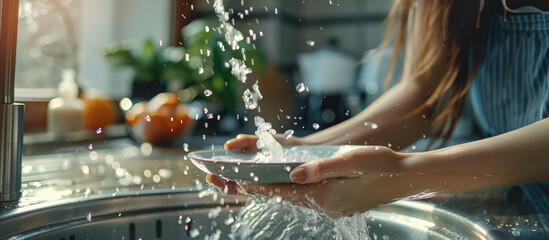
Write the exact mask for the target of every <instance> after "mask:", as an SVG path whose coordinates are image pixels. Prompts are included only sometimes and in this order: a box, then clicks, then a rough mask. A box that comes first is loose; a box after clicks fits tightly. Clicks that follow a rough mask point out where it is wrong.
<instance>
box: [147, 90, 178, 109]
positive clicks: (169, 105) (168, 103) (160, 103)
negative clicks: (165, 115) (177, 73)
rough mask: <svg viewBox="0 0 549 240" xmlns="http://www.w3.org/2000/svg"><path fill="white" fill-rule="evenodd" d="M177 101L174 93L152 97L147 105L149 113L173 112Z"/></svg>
mask: <svg viewBox="0 0 549 240" xmlns="http://www.w3.org/2000/svg"><path fill="white" fill-rule="evenodd" d="M178 104H179V99H178V98H177V95H176V94H175V93H170V92H165V93H160V94H158V95H156V96H155V97H153V98H152V99H151V100H150V101H149V103H148V104H147V109H148V110H149V112H151V113H152V112H160V111H163V112H175V109H176V108H177V105H178Z"/></svg>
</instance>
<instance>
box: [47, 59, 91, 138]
mask: <svg viewBox="0 0 549 240" xmlns="http://www.w3.org/2000/svg"><path fill="white" fill-rule="evenodd" d="M74 76H75V72H74V70H72V69H65V70H63V73H62V81H61V83H59V86H58V89H57V90H58V95H59V97H57V98H54V99H52V100H51V101H50V102H49V103H48V131H49V132H50V133H53V134H55V135H56V136H62V135H63V134H64V133H66V132H74V131H79V130H82V129H83V119H82V116H83V113H84V102H83V101H82V100H81V99H79V98H78V85H76V83H75V81H74Z"/></svg>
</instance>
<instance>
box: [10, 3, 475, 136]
mask: <svg viewBox="0 0 549 240" xmlns="http://www.w3.org/2000/svg"><path fill="white" fill-rule="evenodd" d="M213 2H214V0H160V1H159V0H154V1H153V0H117V1H112V0H80V1H69V0H21V3H20V10H19V11H20V12H19V33H18V34H19V35H18V49H17V68H16V98H17V99H18V101H23V102H25V103H26V109H27V111H26V112H27V114H26V116H25V131H26V132H27V133H30V134H27V135H33V134H34V136H35V138H34V139H40V136H42V138H43V139H46V140H47V139H50V138H51V136H49V137H44V136H43V134H42V133H43V132H47V130H48V127H47V120H48V116H47V115H48V113H47V112H48V110H47V104H48V102H49V101H50V100H51V99H53V98H55V97H58V95H59V93H58V92H59V91H58V86H59V84H60V82H61V81H62V79H63V76H65V77H67V76H68V77H69V78H70V76H71V75H70V74H69V75H66V74H65V75H64V74H63V73H64V72H65V73H66V72H67V69H68V70H69V71H68V72H71V71H72V72H74V73H75V75H74V81H75V82H76V84H77V86H78V89H79V95H78V96H79V97H80V98H83V99H84V100H86V98H88V100H90V99H91V102H92V103H93V102H94V100H96V99H103V100H105V99H107V100H108V101H111V102H112V106H114V107H112V108H107V109H110V110H113V109H114V110H115V112H116V113H115V114H114V115H113V116H114V117H112V116H110V115H109V116H106V117H105V118H107V119H102V117H101V116H103V115H104V113H105V111H104V110H103V111H101V110H96V111H97V112H94V110H93V107H92V108H91V109H92V110H90V109H86V110H84V112H85V113H86V112H87V114H88V115H86V116H88V117H84V119H83V121H84V122H86V119H87V120H88V121H91V120H93V121H95V122H94V123H96V124H94V123H91V124H87V125H88V126H87V127H86V128H88V130H90V131H93V132H96V133H97V132H101V133H103V134H105V135H107V134H110V135H113V136H119V135H124V134H125V131H126V130H128V129H129V130H130V133H131V129H132V128H131V127H130V128H127V127H125V126H123V127H119V128H118V130H110V131H107V129H111V128H113V129H115V128H114V127H113V126H116V125H124V122H126V123H127V124H129V125H131V124H133V123H132V122H131V119H130V120H128V116H127V115H126V118H125V117H124V115H125V113H126V111H128V110H130V108H131V107H132V106H134V107H135V106H136V104H137V103H138V102H140V101H145V102H146V101H148V100H150V99H151V98H153V97H154V96H155V95H156V94H158V93H161V92H171V93H173V95H174V96H177V98H178V100H179V101H180V102H182V103H184V104H187V105H189V106H191V107H189V108H187V109H186V111H187V118H191V119H194V120H197V121H196V122H193V123H192V129H191V130H187V129H184V131H185V132H186V133H188V132H192V133H193V134H194V135H195V136H202V135H203V134H204V135H206V136H210V135H224V136H229V135H234V134H236V133H240V132H245V133H253V130H254V126H253V117H254V116H255V115H256V114H258V115H261V116H263V117H265V118H266V119H267V120H268V121H271V122H272V123H273V126H274V127H275V129H277V131H279V132H284V131H286V130H287V129H293V130H295V131H296V135H304V134H308V133H310V132H313V131H318V130H321V129H323V128H326V127H328V126H331V125H333V124H336V123H338V122H341V121H343V120H345V119H347V118H349V117H351V116H352V115H354V114H356V113H357V112H359V111H360V110H361V109H363V108H364V107H365V106H367V104H369V103H371V102H372V101H373V100H374V99H375V98H376V97H377V96H379V94H380V93H381V92H382V91H383V79H384V74H385V68H384V65H386V64H384V62H386V61H387V60H388V59H387V57H386V56H383V55H379V56H378V57H376V58H373V59H372V60H370V61H368V62H367V63H366V64H363V65H357V63H358V62H359V61H360V60H361V59H363V58H364V57H365V56H367V55H368V54H369V53H371V51H372V49H375V48H376V47H377V46H378V45H379V43H380V42H381V40H382V37H383V33H384V25H383V20H384V18H385V16H386V14H387V12H388V10H389V8H390V5H391V1H384V0H322V1H312V0H307V1H293V0H269V1H247V0H226V1H225V8H226V9H227V10H228V11H229V13H230V17H231V21H232V22H233V23H234V25H235V27H236V28H237V29H239V30H240V31H241V32H242V33H243V34H244V36H245V37H247V38H248V39H246V40H244V41H243V42H247V41H248V42H249V43H250V44H247V46H243V48H245V49H246V51H247V57H248V59H246V60H247V63H248V65H249V67H251V68H252V69H253V70H254V73H253V74H251V75H250V76H249V77H248V84H247V86H244V85H243V84H240V83H239V82H237V81H236V79H234V78H232V76H231V75H230V74H228V73H230V69H228V68H226V67H225V66H224V62H226V61H228V59H230V57H232V56H237V55H238V54H239V51H233V52H231V51H230V50H228V51H226V52H221V51H219V49H220V48H219V46H218V43H217V42H219V41H222V40H223V39H222V38H221V36H220V35H218V34H217V32H216V31H215V28H217V27H219V20H218V18H217V16H216V15H215V13H214V10H213V6H212V5H213ZM182 29H183V30H182ZM216 34H217V35H216ZM210 51H211V53H210ZM210 54H211V55H210ZM235 54H236V55H235ZM388 54H390V53H388ZM205 56H206V57H205ZM240 57H241V56H240ZM216 63H217V64H216ZM221 65H223V66H221ZM396 75H398V74H396ZM255 81H259V86H260V89H261V92H262V94H263V96H264V99H263V100H261V101H260V103H259V104H260V108H259V111H254V112H250V111H248V112H247V111H245V109H244V107H243V101H242V97H241V95H242V91H243V90H244V89H246V88H247V87H250V86H251V84H253V83H254V82H255ZM208 90H211V93H208ZM210 94H211V96H210ZM163 101H166V100H165V99H164V100H163ZM89 102H90V101H88V102H86V103H85V105H86V107H87V108H89V106H88V105H89V104H88V103H89ZM95 102H97V101H95ZM159 104H160V105H162V104H163V102H160V103H159ZM92 105H93V104H92ZM149 105H150V104H149ZM204 108H205V109H207V110H204V111H202V110H203V109H204ZM96 109H101V108H100V107H98V108H96ZM189 109H193V110H192V111H191V110H189ZM197 109H198V110H197ZM107 112H109V111H107ZM107 115H108V114H107ZM134 115H136V116H137V117H142V115H139V112H138V113H134ZM89 116H94V117H92V118H90V117H89ZM98 116H99V117H98ZM146 116H147V117H148V115H146ZM111 118H113V119H114V120H111ZM178 119H179V118H178ZM147 120H148V121H150V120H149V119H147ZM171 121H173V117H172V118H171ZM181 121H182V123H183V120H181ZM98 122H101V124H97V123H98ZM107 125H108V126H107ZM100 128H101V129H100ZM465 129H466V130H465V131H469V130H470V129H471V127H468V126H466V127H465ZM141 131H142V130H141ZM172 132H173V129H172ZM141 134H143V133H141ZM145 134H146V133H145ZM458 134H459V133H458ZM92 135H93V134H92ZM160 137H162V136H160ZM76 139H78V137H76ZM26 141H31V140H26Z"/></svg>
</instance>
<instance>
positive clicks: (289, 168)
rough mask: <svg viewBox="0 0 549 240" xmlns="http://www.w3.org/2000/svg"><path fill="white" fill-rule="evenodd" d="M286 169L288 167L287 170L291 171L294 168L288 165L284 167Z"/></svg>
mask: <svg viewBox="0 0 549 240" xmlns="http://www.w3.org/2000/svg"><path fill="white" fill-rule="evenodd" d="M284 169H286V171H287V172H290V171H291V170H292V168H291V167H290V166H286V167H284Z"/></svg>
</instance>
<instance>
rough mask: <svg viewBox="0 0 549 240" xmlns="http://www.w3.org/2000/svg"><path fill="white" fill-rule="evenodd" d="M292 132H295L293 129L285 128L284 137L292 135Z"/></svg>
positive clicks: (288, 137) (287, 137)
mask: <svg viewBox="0 0 549 240" xmlns="http://www.w3.org/2000/svg"><path fill="white" fill-rule="evenodd" d="M294 133H295V132H294V130H292V129H288V130H286V132H284V137H285V138H286V139H290V138H291V137H292V136H294Z"/></svg>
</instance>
